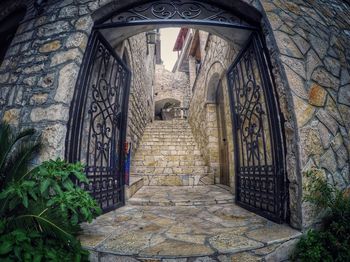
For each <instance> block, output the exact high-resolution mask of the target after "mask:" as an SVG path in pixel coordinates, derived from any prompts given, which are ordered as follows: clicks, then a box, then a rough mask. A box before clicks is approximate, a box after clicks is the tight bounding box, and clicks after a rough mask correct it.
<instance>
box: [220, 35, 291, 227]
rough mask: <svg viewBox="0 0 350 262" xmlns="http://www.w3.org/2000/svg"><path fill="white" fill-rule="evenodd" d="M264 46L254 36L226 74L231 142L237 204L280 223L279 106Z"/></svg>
mask: <svg viewBox="0 0 350 262" xmlns="http://www.w3.org/2000/svg"><path fill="white" fill-rule="evenodd" d="M263 50H264V49H263V46H262V45H261V42H260V39H259V37H258V35H257V34H253V35H252V37H251V39H250V40H249V42H248V44H247V46H246V47H245V48H244V49H243V50H242V52H241V53H240V55H239V56H238V57H237V59H236V60H235V62H234V63H233V65H232V66H231V67H230V69H229V70H228V73H227V77H228V83H229V95H230V100H231V111H232V112H231V115H232V122H233V134H234V144H235V165H236V202H237V203H238V204H240V205H241V206H243V207H245V208H248V209H250V210H252V211H255V212H256V213H258V214H260V215H263V216H265V217H267V218H269V219H272V220H275V221H277V222H281V221H283V219H284V216H285V215H284V212H285V210H284V204H283V201H284V194H285V182H286V181H285V172H284V159H283V143H282V134H281V126H280V120H279V114H278V107H277V105H276V101H275V100H274V93H273V86H272V83H271V79H270V76H269V73H268V68H267V64H266V60H265V57H264V52H263Z"/></svg>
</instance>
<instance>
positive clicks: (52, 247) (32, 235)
mask: <svg viewBox="0 0 350 262" xmlns="http://www.w3.org/2000/svg"><path fill="white" fill-rule="evenodd" d="M33 137H34V130H32V129H30V130H25V131H23V132H20V133H18V134H13V132H12V130H11V128H10V127H9V126H8V125H7V124H5V123H0V146H1V150H0V152H1V154H0V163H1V166H0V167H1V168H0V179H1V180H0V181H1V186H0V188H1V191H0V260H1V261H58V260H62V261H85V260H87V258H88V252H87V251H85V250H84V249H82V247H81V245H80V242H79V241H78V240H77V239H76V236H77V234H78V233H79V231H80V227H79V223H81V222H84V221H88V222H91V220H92V219H93V218H94V217H96V216H97V215H98V214H100V212H101V211H100V208H99V207H98V205H97V203H96V202H95V201H94V200H93V199H92V198H91V196H90V195H89V194H88V193H87V192H86V191H84V190H82V189H81V188H79V187H77V186H76V185H75V184H74V183H73V181H72V179H73V180H77V181H79V182H84V183H87V182H88V181H87V179H86V177H85V175H84V173H83V166H82V165H81V164H80V163H76V164H70V163H67V162H65V161H62V160H60V159H57V160H55V161H54V160H50V161H46V162H43V163H42V164H41V165H39V166H36V167H34V168H32V169H30V168H29V167H28V166H29V162H30V160H31V159H32V157H33V155H34V153H35V152H36V151H38V150H39V148H40V144H39V143H38V142H36V141H35V140H34V142H31V140H33Z"/></svg>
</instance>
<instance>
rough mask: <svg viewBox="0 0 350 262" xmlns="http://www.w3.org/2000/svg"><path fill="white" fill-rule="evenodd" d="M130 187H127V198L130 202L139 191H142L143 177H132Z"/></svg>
mask: <svg viewBox="0 0 350 262" xmlns="http://www.w3.org/2000/svg"><path fill="white" fill-rule="evenodd" d="M129 179H130V181H129V185H128V186H125V198H126V200H128V199H129V198H131V197H132V196H133V195H134V194H135V193H136V192H137V191H138V190H140V189H141V188H142V187H143V185H144V181H143V177H141V176H130V178H129Z"/></svg>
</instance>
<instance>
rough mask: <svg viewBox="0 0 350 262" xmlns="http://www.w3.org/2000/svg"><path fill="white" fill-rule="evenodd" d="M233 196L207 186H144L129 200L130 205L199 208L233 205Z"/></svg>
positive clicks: (222, 190) (212, 186)
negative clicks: (202, 206)
mask: <svg viewBox="0 0 350 262" xmlns="http://www.w3.org/2000/svg"><path fill="white" fill-rule="evenodd" d="M233 202H234V196H233V195H232V193H231V192H230V191H227V190H226V189H224V188H221V187H218V186H215V185H208V186H195V187H194V186H168V187H167V186H144V187H142V188H141V189H140V190H139V191H138V192H137V193H136V194H135V195H134V196H133V197H132V198H131V199H130V200H129V202H128V203H129V204H130V205H149V206H157V205H158V206H175V205H183V206H200V205H215V204H218V203H220V204H227V203H233Z"/></svg>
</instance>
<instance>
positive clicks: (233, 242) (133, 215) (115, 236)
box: [80, 187, 300, 262]
mask: <svg viewBox="0 0 350 262" xmlns="http://www.w3.org/2000/svg"><path fill="white" fill-rule="evenodd" d="M168 190H169V188H168ZM183 190H185V191H186V190H187V191H188V192H189V196H190V195H191V194H193V197H194V198H198V199H200V197H199V195H196V192H192V191H191V189H190V188H185V189H183ZM200 190H201V192H202V196H201V197H202V198H208V199H209V198H210V197H213V195H214V196H215V194H219V191H221V190H224V189H222V188H211V189H209V188H201V189H200ZM142 191H143V192H142ZM150 191H151V192H154V193H156V194H157V196H158V197H164V199H166V200H168V201H170V200H174V199H175V200H176V199H181V198H183V199H185V197H184V194H183V192H181V191H179V189H178V188H177V187H175V188H171V189H170V190H169V191H168V195H167V194H166V193H165V191H164V190H161V189H159V190H158V192H157V188H156V187H152V188H148V189H145V190H143V189H141V192H140V194H139V195H141V194H144V195H145V196H147V195H148V194H149V193H150ZM213 192H217V193H213ZM222 193H223V194H224V193H225V192H222ZM137 194H138V193H137ZM137 194H136V195H137ZM210 194H211V195H210ZM226 194H227V193H226ZM189 196H188V197H189ZM148 198H149V199H153V198H152V196H151V195H149V196H148ZM82 227H83V233H82V235H81V237H80V239H81V242H82V245H83V246H85V247H86V248H87V249H89V250H91V251H92V255H91V261H169V262H170V261H183V262H192V261H244V260H241V259H245V258H246V259H248V258H249V261H260V260H261V259H263V258H265V257H270V258H274V257H278V258H281V257H282V258H283V256H284V257H285V256H286V254H284V255H283V254H282V255H281V254H280V253H281V252H282V253H283V252H285V251H284V250H286V248H289V249H290V244H289V243H291V244H295V241H294V242H293V241H292V240H293V239H295V238H298V237H299V236H300V233H299V232H298V231H296V230H293V229H291V228H290V227H288V226H286V225H277V224H275V223H273V222H270V221H268V220H266V219H264V218H262V217H260V216H258V215H256V214H254V213H251V212H249V211H247V210H245V209H243V208H240V207H238V206H237V205H235V204H216V205H204V206H176V205H175V206H132V205H126V206H124V207H122V208H120V209H118V210H115V211H112V212H109V213H106V214H104V215H102V216H100V217H98V218H97V219H95V220H94V221H93V222H92V223H91V224H83V225H82ZM276 252H279V253H278V254H275V253H276ZM179 259H180V260H179ZM181 259H182V260H181ZM237 259H238V260H237ZM247 261H248V260H247Z"/></svg>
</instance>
